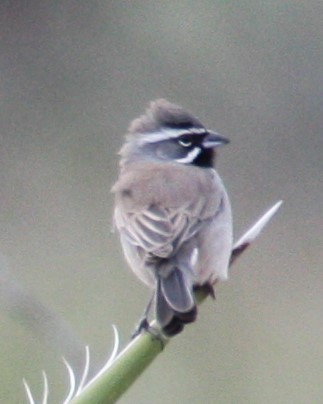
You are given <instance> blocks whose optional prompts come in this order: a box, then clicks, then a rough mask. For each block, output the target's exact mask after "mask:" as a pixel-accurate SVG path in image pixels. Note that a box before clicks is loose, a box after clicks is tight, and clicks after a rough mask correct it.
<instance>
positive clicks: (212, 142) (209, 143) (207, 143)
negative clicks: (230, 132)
mask: <svg viewBox="0 0 323 404" xmlns="http://www.w3.org/2000/svg"><path fill="white" fill-rule="evenodd" d="M228 143H230V141H229V139H227V138H225V137H223V136H220V135H219V134H218V133H216V132H212V131H211V130H208V131H207V135H206V136H205V138H204V140H203V143H202V144H203V147H205V148H206V149H213V148H214V147H218V146H222V145H225V144H228Z"/></svg>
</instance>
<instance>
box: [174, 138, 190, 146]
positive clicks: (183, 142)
mask: <svg viewBox="0 0 323 404" xmlns="http://www.w3.org/2000/svg"><path fill="white" fill-rule="evenodd" d="M178 144H180V145H181V146H183V147H190V146H192V144H193V142H192V141H191V140H190V139H178Z"/></svg>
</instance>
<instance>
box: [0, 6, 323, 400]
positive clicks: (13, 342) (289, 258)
mask: <svg viewBox="0 0 323 404" xmlns="http://www.w3.org/2000/svg"><path fill="white" fill-rule="evenodd" d="M322 17H323V6H322V2H321V1H315V0H306V1H305V0H303V1H302V0H300V1H278V0H277V1H275V0H272V1H267V2H260V1H255V0H247V1H243V2H241V1H199V2H197V1H177V2H174V1H163V2H148V1H120V2H117V1H103V0H102V1H98V0H94V1H90V2H89V1H85V0H71V1H55V2H54V1H52V2H50V1H47V2H46V1H36V0H35V1H28V2H25V1H5V0H3V1H2V2H1V5H0V41H1V42H0V44H1V45H0V75H1V76H0V142H1V143H0V167H1V168H0V178H1V186H0V227H1V232H0V251H1V252H2V254H3V255H4V256H5V257H6V259H7V261H8V267H9V272H10V273H12V274H13V276H14V277H15V278H16V280H17V281H19V282H20V284H22V285H23V287H24V288H26V290H28V291H29V292H30V293H32V295H35V296H37V298H38V299H39V300H40V301H42V302H43V303H44V304H46V305H48V306H49V307H51V308H52V309H53V310H54V311H55V312H57V313H58V315H59V316H62V317H63V318H65V320H67V321H68V322H69V323H70V324H71V325H72V327H73V328H74V330H75V332H76V333H77V334H78V335H79V336H80V338H81V339H82V340H84V341H86V342H87V343H88V344H89V345H90V346H91V348H92V351H93V355H94V356H95V358H96V360H98V361H100V360H101V361H104V358H105V357H106V356H107V354H108V352H109V350H110V348H111V344H112V329H111V324H112V323H114V324H116V325H117V327H118V329H119V332H120V335H121V343H122V346H124V344H125V343H126V342H127V339H128V335H129V334H130V332H131V330H132V328H133V326H134V324H135V323H136V320H137V319H138V316H139V314H140V313H141V311H142V309H143V307H144V305H145V304H146V301H147V299H148V291H147V290H146V288H145V287H144V286H142V285H141V284H140V283H139V282H138V281H137V280H136V279H135V277H134V276H133V275H132V274H131V273H130V271H129V270H128V268H127V267H126V264H125V262H124V260H123V258H122V254H121V251H120V247H119V243H118V239H117V236H116V235H113V234H112V233H111V232H110V228H111V213H112V202H113V200H112V195H111V194H110V187H111V186H112V184H113V182H114V181H115V178H116V175H117V161H118V159H117V156H116V153H117V151H118V148H119V147H120V145H121V143H122V140H123V138H122V136H123V134H124V133H125V131H126V128H127V126H128V123H129V122H130V120H131V119H133V118H135V117H137V116H138V115H139V114H141V113H142V112H143V111H144V109H145V107H146V105H147V103H148V102H149V100H151V99H155V98H158V97H165V98H167V99H169V100H171V101H173V102H177V103H179V104H181V105H183V106H185V107H186V108H188V109H189V110H191V111H192V112H194V113H195V114H196V115H197V116H198V117H199V118H201V120H202V121H203V122H204V123H205V124H206V125H207V126H208V127H211V128H213V129H215V130H217V131H218V132H219V133H221V134H223V135H225V136H227V137H229V138H230V139H231V144H230V145H229V146H228V147H226V148H223V149H222V150H221V153H220V156H219V161H218V170H219V172H220V174H221V176H222V177H223V180H224V181H225V184H226V186H227V188H228V191H229V194H230V196H231V200H232V205H233V209H234V221H235V234H236V235H237V236H238V235H240V234H241V233H242V232H243V230H244V229H246V227H247V226H248V225H249V224H251V223H252V222H253V221H254V220H255V219H256V218H257V217H258V216H259V215H260V214H261V213H263V212H264V211H265V210H266V209H267V208H268V207H270V206H271V205H272V204H273V203H274V202H275V201H276V200H278V199H283V200H284V201H285V204H284V205H283V208H282V209H281V211H280V212H279V214H278V215H277V217H276V218H275V219H274V220H273V222H272V223H271V224H270V226H269V227H268V228H267V229H266V231H265V232H264V234H263V235H262V236H261V238H260V239H259V240H258V241H257V243H256V244H255V245H254V246H253V248H252V249H250V251H249V252H248V253H246V254H245V256H244V257H243V258H241V260H239V261H238V262H237V265H236V266H235V267H234V269H233V270H232V272H231V278H230V281H229V282H227V283H225V284H221V285H220V286H219V287H218V290H217V301H216V303H214V302H212V301H208V302H206V303H205V304H204V305H203V307H201V310H200V316H199V319H198V322H197V323H196V324H194V325H192V326H191V327H188V328H187V329H186V330H185V332H184V333H183V334H182V335H180V336H178V338H176V339H174V341H172V343H171V344H170V345H169V346H168V347H167V349H166V350H165V351H164V353H163V354H162V355H160V357H159V358H158V359H157V360H156V362H155V363H154V364H153V365H152V366H151V367H150V368H149V369H148V370H147V372H146V373H145V374H144V375H143V376H142V377H141V379H140V380H139V381H138V383H137V384H136V385H135V386H134V387H133V388H132V389H131V390H130V391H129V392H128V393H127V395H125V396H124V397H123V398H122V400H121V402H122V403H125V404H126V403H135V402H140V403H152V402H153V403H164V402H165V401H167V402H174V403H187V402H189V403H201V402H204V403H214V402H216V403H272V402H275V403H287V402H293V403H309V402H311V403H316V402H317V403H318V402H322V395H323V386H322V376H323V348H322V333H323V319H322V306H323V293H322V286H323V270H322V261H323V260H322V247H323V243H322V224H323V217H322V208H323V200H322V191H323V186H322V168H323V158H322V157H323V154H322V152H323V133H322V129H323V128H322V126H323V125H322V122H323V120H322V100H323V94H322V66H323V49H322V48H323V46H322V44H323V35H322V34H323V32H322ZM6 276H8V274H7V275H4V278H3V279H6ZM0 280H2V278H0ZM2 294H3V296H2V297H3V302H2V304H1V307H2V308H3V310H1V311H0V321H1V327H0V341H1V344H0V360H1V378H0V401H1V402H6V403H7V402H8V403H9V402H10V403H20V402H24V393H23V389H22V383H21V379H22V377H23V376H25V377H27V378H28V380H29V381H30V383H31V385H32V387H33V390H34V391H36V392H39V391H40V385H41V374H40V372H41V369H46V370H47V371H48V374H49V378H50V381H51V386H50V389H51V397H52V398H53V402H59V397H62V395H63V393H64V391H65V390H66V385H65V380H64V379H65V371H64V370H63V365H62V363H61V360H60V355H59V354H58V352H57V351H55V350H54V349H52V348H51V347H50V346H46V345H45V344H44V343H43V342H42V339H41V338H38V337H37V336H36V335H35V334H33V333H32V332H30V330H29V329H28V328H26V319H24V318H23V316H22V317H19V316H15V315H13V310H12V307H11V306H10V304H9V303H8V302H7V301H6V299H5V298H4V293H3V291H2Z"/></svg>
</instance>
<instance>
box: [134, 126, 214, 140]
mask: <svg viewBox="0 0 323 404" xmlns="http://www.w3.org/2000/svg"><path fill="white" fill-rule="evenodd" d="M195 133H196V134H202V133H206V130H205V129H204V128H192V129H162V130H160V131H157V132H150V133H145V134H139V136H140V141H141V142H143V143H155V142H160V141H161V140H167V139H176V138H177V137H179V136H182V135H190V134H195Z"/></svg>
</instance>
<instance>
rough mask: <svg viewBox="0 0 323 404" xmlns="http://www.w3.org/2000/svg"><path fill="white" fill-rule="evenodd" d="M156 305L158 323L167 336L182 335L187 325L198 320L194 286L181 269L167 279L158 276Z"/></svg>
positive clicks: (173, 271)
mask: <svg viewBox="0 0 323 404" xmlns="http://www.w3.org/2000/svg"><path fill="white" fill-rule="evenodd" d="M155 304H156V318H157V321H158V323H159V324H160V326H161V327H162V330H163V333H164V334H165V335H167V336H173V335H176V334H178V333H180V332H181V331H182V330H183V328H184V325H185V324H188V323H192V322H193V321H195V319H196V315H197V308H196V303H195V299H194V295H193V291H192V285H191V284H189V282H188V281H187V280H186V278H185V275H184V274H183V272H182V271H181V270H180V269H179V268H175V269H174V270H172V271H171V272H170V274H169V275H168V276H167V277H162V276H160V275H159V276H158V278H157V287H156V295H155Z"/></svg>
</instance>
